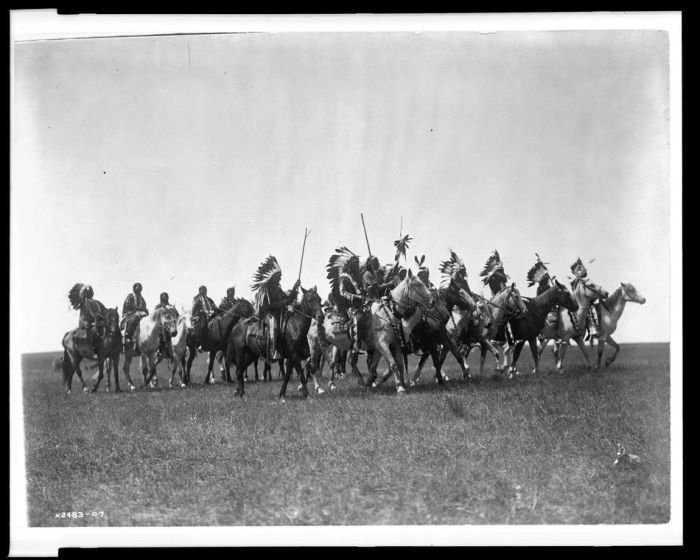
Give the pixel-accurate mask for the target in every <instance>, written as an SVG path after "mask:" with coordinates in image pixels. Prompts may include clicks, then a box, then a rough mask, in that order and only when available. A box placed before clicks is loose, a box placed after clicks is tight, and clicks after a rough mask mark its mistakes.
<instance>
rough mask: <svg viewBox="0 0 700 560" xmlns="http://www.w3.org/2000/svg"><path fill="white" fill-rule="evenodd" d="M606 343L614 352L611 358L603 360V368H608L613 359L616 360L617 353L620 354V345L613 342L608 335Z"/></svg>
mask: <svg viewBox="0 0 700 560" xmlns="http://www.w3.org/2000/svg"><path fill="white" fill-rule="evenodd" d="M607 342H608V344H609V345H610V346H612V347H613V350H615V352H614V353H613V355H612V356H610V357H609V358H608V359H606V360H605V367H608V366H609V365H610V364H612V363H613V362H614V361H615V358H617V354H618V352H620V345H619V344H618V343H617V342H615V341H614V340H613V338H612V337H611V336H610V335H608V338H607Z"/></svg>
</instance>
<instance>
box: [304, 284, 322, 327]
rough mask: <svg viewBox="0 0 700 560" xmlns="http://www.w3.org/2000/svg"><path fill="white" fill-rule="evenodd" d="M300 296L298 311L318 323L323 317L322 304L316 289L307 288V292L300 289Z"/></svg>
mask: <svg viewBox="0 0 700 560" xmlns="http://www.w3.org/2000/svg"><path fill="white" fill-rule="evenodd" d="M301 294H302V295H301V303H300V304H299V311H301V312H302V313H303V314H304V315H307V316H309V317H311V318H312V319H316V320H317V321H320V320H321V318H322V316H323V303H322V301H321V296H320V295H319V294H318V289H317V288H316V286H314V287H313V288H309V289H308V290H305V289H304V288H301Z"/></svg>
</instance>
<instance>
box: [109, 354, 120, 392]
mask: <svg viewBox="0 0 700 560" xmlns="http://www.w3.org/2000/svg"><path fill="white" fill-rule="evenodd" d="M110 370H112V372H113V373H114V392H115V393H120V392H121V389H120V388H119V352H115V353H114V355H113V356H112V357H111V358H110V359H109V369H108V370H107V387H108V388H109V372H110Z"/></svg>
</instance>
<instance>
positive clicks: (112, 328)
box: [104, 307, 121, 336]
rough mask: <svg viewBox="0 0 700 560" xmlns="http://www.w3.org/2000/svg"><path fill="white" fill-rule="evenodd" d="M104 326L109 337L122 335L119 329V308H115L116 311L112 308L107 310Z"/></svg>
mask: <svg viewBox="0 0 700 560" xmlns="http://www.w3.org/2000/svg"><path fill="white" fill-rule="evenodd" d="M104 326H105V330H106V333H107V335H108V336H114V335H117V334H121V330H120V329H119V308H118V307H115V308H114V309H112V308H111V307H110V308H108V309H107V311H106V312H105V318H104Z"/></svg>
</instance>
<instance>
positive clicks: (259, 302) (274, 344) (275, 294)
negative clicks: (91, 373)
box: [251, 255, 301, 360]
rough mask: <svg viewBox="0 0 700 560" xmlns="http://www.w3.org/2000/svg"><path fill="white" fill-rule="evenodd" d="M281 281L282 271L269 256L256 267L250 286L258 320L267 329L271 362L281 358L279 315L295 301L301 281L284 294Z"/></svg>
mask: <svg viewBox="0 0 700 560" xmlns="http://www.w3.org/2000/svg"><path fill="white" fill-rule="evenodd" d="M281 279H282V269H281V268H280V266H279V263H278V262H277V259H276V258H275V257H273V256H272V255H270V256H269V257H268V258H267V259H266V260H265V261H264V262H263V263H261V264H260V266H259V267H258V270H257V272H256V273H255V275H254V276H253V284H252V285H251V288H252V289H253V290H254V291H256V292H257V293H256V294H255V309H256V311H257V315H258V319H259V320H260V321H261V323H262V324H263V325H266V326H267V327H268V347H267V356H268V358H269V359H271V360H279V359H281V358H282V354H281V353H280V351H279V330H280V322H281V315H282V313H283V312H284V309H285V307H286V306H288V305H291V304H293V303H294V302H295V301H296V299H297V294H298V290H299V286H300V285H301V281H300V280H297V281H296V282H295V283H294V286H293V287H292V289H291V290H289V291H288V292H285V291H284V290H282V287H281V286H280V280H281Z"/></svg>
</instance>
